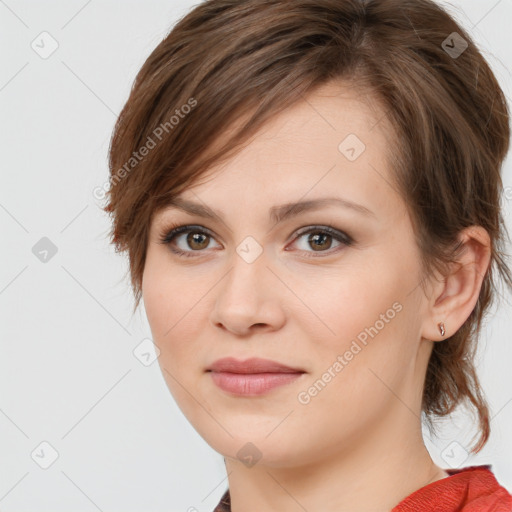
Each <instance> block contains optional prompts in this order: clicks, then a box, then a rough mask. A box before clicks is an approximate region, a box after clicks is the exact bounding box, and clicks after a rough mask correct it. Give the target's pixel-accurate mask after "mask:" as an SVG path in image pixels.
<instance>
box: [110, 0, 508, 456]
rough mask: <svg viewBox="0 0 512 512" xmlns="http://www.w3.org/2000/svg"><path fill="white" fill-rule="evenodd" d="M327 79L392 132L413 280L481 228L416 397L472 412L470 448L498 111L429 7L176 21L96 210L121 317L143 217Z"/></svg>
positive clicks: (275, 9) (478, 399) (252, 5)
mask: <svg viewBox="0 0 512 512" xmlns="http://www.w3.org/2000/svg"><path fill="white" fill-rule="evenodd" d="M454 33H456V34H454ZM466 45H467V48H466ZM457 52H458V53H459V54H457ZM331 80H340V81H344V82H346V83H350V84H352V85H354V86H355V87H357V88H358V89H359V90H361V91H367V92H368V94H369V95H370V94H371V96H372V97H373V98H376V99H377V100H378V101H379V102H380V105H382V107H383V111H384V113H385V116H386V117H387V119H388V120H389V121H390V123H391V124H392V126H393V128H394V130H395V135H396V151H395V152H394V153H396V154H394V155H391V154H390V155H387V156H388V157H389V158H388V161H389V162H390V163H392V164H393V165H392V166H391V167H390V168H391V169H393V173H394V178H395V181H396V185H397V187H398V190H399V191H400V193H401V195H402V197H403V198H404V201H405V202H406V204H407V206H408V209H409V211H410V215H411V219H412V222H413V225H414V227H415V233H416V236H417V243H418V246H419V247H420V249H421V253H422V264H423V266H424V269H425V275H431V274H430V272H431V271H432V269H434V268H436V269H441V270H442V269H443V268H444V269H446V265H447V264H448V263H449V262H450V261H453V258H455V257H456V255H457V249H458V246H457V235H458V234H459V232H460V231H461V230H462V229H463V228H465V227H468V226H471V225H479V226H482V227H484V228H485V229H486V230H487V232H488V233H489V235H490V239H491V264H490V266H489V269H488V271H487V272H486V274H485V277H484V280H483V284H482V288H481V291H480V295H479V298H478V302H477V304H476V306H475V308H474V310H473V311H472V313H471V315H470V316H469V318H468V319H467V320H466V322H465V323H464V324H463V325H462V327H461V328H460V329H459V330H458V331H457V332H456V333H454V334H453V335H452V336H451V337H450V338H448V339H447V340H445V341H443V342H442V343H435V344H434V348H433V351H432V354H431V356H430V360H429V364H428V369H427V375H426V380H425V386H424V394H423V403H422V410H423V412H424V413H425V416H426V420H427V424H428V425H429V428H430V429H432V426H433V424H432V418H433V417H434V416H436V415H437V416H445V415H447V414H449V413H451V412H452V411H453V410H454V409H455V408H456V407H457V406H458V405H459V404H462V403H465V404H466V405H470V406H473V407H474V409H475V410H476V412H477V414H478V429H479V432H480V436H479V440H478V444H477V445H476V447H475V446H474V447H473V448H472V451H473V452H475V453H476V452H478V451H479V450H480V449H481V448H482V447H483V446H484V444H485V443H486V442H487V439H488V437H489V434H490V419H489V408H488V405H487V403H486V401H485V398H484V396H483V394H482V392H481V388H480V384H479V380H478V377H477V374H476V370H475V366H474V353H475V349H476V342H477V339H478V335H479V332H480V327H481V321H482V318H483V316H484V313H486V312H487V310H488V308H489V307H490V305H491V303H492V302H493V299H494V298H495V297H496V295H497V294H498V290H497V289H496V271H497V272H499V274H500V275H501V277H502V278H503V282H505V283H506V284H507V285H508V286H509V287H511V288H512V275H511V272H510V269H509V268H508V266H507V264H506V262H505V254H504V252H503V250H502V249H503V245H502V244H503V243H504V237H505V234H507V232H506V227H505V224H504V221H503V218H502V214H501V208H500V196H501V193H502V188H503V185H502V180H501V176H500V171H501V166H502V163H503V160H504V158H505V156H506V154H507V152H508V149H509V139H510V128H509V112H508V108H507V103H506V99H505V97H504V94H503V92H502V90H501V88H500V86H499V84H498V82H497V80H496V78H495V76H494V75H493V73H492V71H491V69H490V67H489V65H488V63H487V62H486V60H485V59H484V57H483V56H482V54H481V53H480V52H479V50H478V49H477V47H476V46H475V44H474V42H473V41H472V39H471V37H470V36H469V34H468V33H467V32H466V31H465V30H464V29H463V28H462V27H461V26H460V25H459V24H457V22H456V21H455V20H454V19H453V18H452V17H451V16H450V15H449V14H448V13H447V12H446V11H445V10H444V9H443V8H441V7H440V6H439V5H437V4H436V3H435V2H434V1H431V0H367V1H364V0H293V1H288V0H287V1H285V0H207V1H205V2H203V3H201V4H199V5H198V6H197V7H195V8H194V9H193V10H192V11H191V12H189V13H188V14H187V15H185V16H184V17H183V18H182V19H180V20H179V22H178V23H177V24H176V25H175V26H174V28H173V29H172V31H171V32H170V33H169V34H168V35H167V36H166V37H165V38H164V39H163V41H162V42H161V43H160V44H158V46H157V47H156V48H155V50H154V51H153V52H152V53H151V55H150V56H149V57H148V59H147V60H146V62H145V63H144V65H143V66H142V68H141V69H140V71H139V73H138V75H137V77H136V79H135V82H134V84H133V87H132V90H131V93H130V96H129V98H128V101H127V102H126V104H125V106H124V108H123V109H122V111H121V113H120V115H119V118H118V120H117V123H116V125H115V129H114V132H113V135H112V139H111V145H110V152H109V168H110V189H109V190H108V192H107V194H108V199H109V202H108V204H107V206H106V207H105V208H104V209H105V211H107V212H109V213H110V214H111V215H112V217H113V225H112V231H111V233H110V236H111V241H112V243H113V244H115V247H116V250H117V251H118V252H120V251H128V254H129V262H130V276H131V283H132V288H133V291H134V295H135V307H134V311H135V309H136V308H137V307H138V305H139V302H140V298H141V294H142V292H141V288H142V275H143V270H144V265H145V256H146V250H147V244H148V232H149V228H150V225H151V220H152V218H153V215H154V214H155V213H156V212H157V211H159V210H160V209H162V208H163V207H165V205H166V204H167V203H168V201H169V199H171V198H172V197H173V196H175V195H177V194H178V193H179V192H180V191H181V190H183V189H184V188H186V187H187V186H190V185H191V184H192V183H193V182H194V183H197V181H198V180H199V179H200V178H201V177H204V176H205V173H206V171H207V170H208V168H209V167H210V166H211V165H212V164H214V163H218V162H220V161H221V160H224V159H226V158H228V157H229V156H231V155H232V154H234V152H235V151H236V150H237V149H239V148H240V147H241V144H242V142H243V141H245V140H247V139H248V137H249V136H250V135H252V134H254V133H256V131H257V130H258V129H259V128H260V127H261V126H263V123H264V122H265V121H267V120H269V119H270V118H271V117H272V116H275V115H276V114H278V113H279V112H281V111H283V110H284V109H286V108H287V107H289V106H291V105H292V104H293V103H294V102H296V101H299V100H301V99H302V98H304V97H305V95H306V94H307V93H308V92H311V91H312V90H313V89H314V88H315V87H316V86H319V85H322V84H325V83H326V82H328V81H331ZM185 106H188V108H185ZM180 112H181V113H182V114H183V116H182V115H180ZM249 114H251V115H250V116H249ZM244 116H247V122H246V123H244V124H243V125H241V127H240V129H239V130H237V131H236V132H234V134H233V136H232V137H230V138H229V140H228V141H227V142H226V144H224V145H223V146H222V147H221V148H217V149H218V150H217V151H215V152H212V151H211V150H212V148H214V147H216V144H214V142H215V141H216V140H218V136H219V135H220V134H222V133H226V130H227V129H228V127H230V126H232V123H233V122H235V121H236V120H240V119H245V117H244ZM173 118H174V120H175V121H176V122H174V120H173ZM164 131H165V135H164V133H163V132H164ZM157 135H158V136H157ZM155 139H158V141H157V140H155ZM150 141H152V142H150ZM143 147H145V148H146V151H144V152H143V151H142V148H143ZM139 150H140V153H144V156H143V158H139V156H138V153H137V152H138V151H139ZM136 153H137V157H135V156H134V155H135V154H136ZM128 163H130V165H128ZM132 164H133V165H132Z"/></svg>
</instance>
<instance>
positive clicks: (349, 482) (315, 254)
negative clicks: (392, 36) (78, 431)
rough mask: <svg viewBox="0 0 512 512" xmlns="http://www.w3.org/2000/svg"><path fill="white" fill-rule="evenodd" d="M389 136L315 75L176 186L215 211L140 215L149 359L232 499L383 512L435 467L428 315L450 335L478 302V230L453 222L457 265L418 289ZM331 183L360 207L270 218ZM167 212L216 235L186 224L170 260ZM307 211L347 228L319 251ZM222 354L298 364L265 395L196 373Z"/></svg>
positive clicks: (379, 121) (416, 260) (359, 105)
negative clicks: (238, 141) (248, 133)
mask: <svg viewBox="0 0 512 512" xmlns="http://www.w3.org/2000/svg"><path fill="white" fill-rule="evenodd" d="M350 133H352V134H356V135H357V137H358V138H359V139H360V140H361V141H363V142H364V144H365V145H366V149H365V150H364V152H363V153H362V154H361V155H360V156H359V157H358V158H357V159H356V160H355V161H350V160H348V159H347V158H346V157H345V156H344V154H342V153H341V152H340V151H339V150H338V145H339V144H340V142H341V141H343V140H344V139H345V137H346V136H347V135H348V134H350ZM391 133H392V130H391V127H390V126H389V125H388V124H387V119H386V118H385V116H384V115H383V111H382V110H381V109H379V107H378V105H377V104H375V103H371V102H370V101H369V100H368V98H365V99H363V98H362V97H361V96H360V95H358V94H357V91H356V90H354V89H350V88H349V87H344V86H343V85H342V84H339V83H338V84H335V83H330V84H327V85H323V86H321V87H320V88H319V89H317V90H315V91H314V92H313V93H311V94H310V96H309V97H308V98H307V101H306V100H304V101H300V102H299V103H297V104H296V105H294V106H293V107H291V108H289V109H287V110H286V111H285V112H283V113H282V114H280V115H278V116H277V117H275V118H274V119H273V120H272V121H271V122H269V123H268V124H267V125H266V126H265V128H264V129H263V130H261V131H260V132H258V133H257V134H256V136H255V137H253V138H252V139H251V140H250V141H249V143H248V144H246V145H245V146H244V147H243V149H242V150H241V151H240V152H239V153H238V154H237V155H236V156H234V157H232V158H230V159H229V160H228V161H227V162H226V163H223V165H222V166H220V165H219V166H218V167H216V168H213V169H212V173H211V176H210V178H209V180H207V181H206V182H202V183H200V184H196V185H193V186H190V187H189V188H187V189H186V190H185V191H184V192H183V193H182V194H181V197H183V198H185V199H188V200H191V201H195V202H197V203H200V204H202V205H207V206H208V207H210V208H213V209H215V210H217V211H219V212H220V213H221V214H222V215H223V217H224V221H223V222H222V221H219V220H215V219H208V218H203V217H200V216H198V215H191V214H189V213H185V212H183V211H180V210H179V209H177V208H174V207H170V208H167V209H165V210H162V211H160V212H158V213H157V214H156V215H155V216H154V218H153V220H152V224H151V230H150V235H149V244H148V251H147V259H146V264H145V269H144V274H143V284H142V291H143V302H144V307H145V310H146V314H147V317H148V321H149V324H150V326H151V331H152V335H153V340H154V342H155V344H156V345H157V346H158V348H159V349H160V356H159V359H158V360H159V364H160V367H161V370H162V373H163V376H164V378H165V380H166V383H167V385H168V387H169V390H170V391H171V393H172V395H173V396H174V398H175V400H176V402H177V404H178V405H179V407H180V408H181V410H182V411H183V413H184V414H185V416H186V417H187V418H188V420H189V421H190V423H191V424H192V425H193V427H194V428H195V429H196V430H197V431H198V433H199V434H200V435H201V436H202V437H203V438H204V439H205V440H206V442H208V444H210V446H211V447H212V448H213V449H214V450H216V451H218V452H219V453H221V454H222V455H223V456H224V457H225V462H226V469H227V473H228V480H229V489H230V494H231V509H232V511H233V512H256V511H261V510H267V511H269V512H272V511H280V512H283V511H284V512H287V511H290V512H292V511H293V512H295V511H299V510H303V508H304V509H306V510H310V511H313V510H319V509H322V510H324V511H326V512H329V511H335V510H336V511H338V512H339V511H351V512H354V511H368V512H369V511H390V510H391V509H392V508H393V507H394V506H396V505H397V504H398V503H399V502H400V501H401V500H403V499H404V498H405V497H407V496H408V495H409V494H411V493H412V492H414V491H415V490H417V489H419V488H421V487H423V486H424V485H427V484H428V483H430V482H433V481H435V480H439V479H441V478H445V477H447V476H448V475H447V473H446V472H444V471H443V469H442V468H440V467H438V466H436V465H435V464H434V462H433V461H432V459H431V457H430V455H429V453H428V451H427V449H426V447H425V444H424V441H423V438H422V432H421V422H420V413H421V396H422V389H423V382H424V378H425V372H426V368H427V363H428V358H429V355H430V353H431V350H432V347H433V343H435V342H442V341H441V340H443V337H442V336H441V335H440V332H439V329H438V326H437V324H438V322H444V324H445V327H446V334H445V338H447V337H448V336H451V335H452V334H453V333H454V332H455V331H456V330H457V329H458V328H459V327H460V326H461V325H462V324H463V322H464V321H465V320H466V319H467V317H468V316H469V314H470V313H471V311H472V310H473V308H474V306H475V304H476V301H477V299H478V293H479V290H480V287H481V283H482V276H483V275H484V273H485V270H486V269H487V267H488V265H489V237H488V235H487V233H486V232H485V230H483V229H482V228H480V227H471V228H468V229H467V230H465V231H464V232H462V233H461V239H462V240H463V242H464V243H465V247H466V251H465V252H464V254H463V256H461V260H460V265H456V266H454V267H453V269H452V271H451V273H450V274H449V275H448V276H447V277H446V278H445V279H435V278H431V279H429V280H427V281H426V290H427V292H426V293H424V292H423V290H422V288H421V286H419V285H420V281H421V279H422V278H423V277H424V276H423V275H422V273H421V267H420V253H419V249H418V247H417V245H416V243H415V241H414V233H413V228H412V224H411V219H410V217H409V214H408V212H407V210H406V207H405V203H404V202H403V200H402V198H401V197H400V196H399V195H398V194H397V192H396V190H395V188H394V187H393V186H391V185H390V184H391V182H392V177H391V170H390V169H389V167H388V165H387V163H386V155H387V151H388V150H389V149H390V148H393V147H396V146H394V145H393V144H392V140H391V138H390V134H391ZM327 196H329V197H332V196H336V197H341V198H344V199H348V200H350V201H353V202H356V203H358V204H360V205H363V206H365V207H366V208H368V209H369V210H371V212H373V214H370V215H364V214H362V213H360V212H358V211H355V210H352V209H349V208H342V207H339V206H327V207H323V208H322V209H319V210H318V211H314V212H313V211H310V212H303V213H302V214H299V215H298V216H295V217H291V218H288V219H286V220H284V221H283V222H282V223H280V224H277V225H274V223H273V222H271V221H270V220H269V218H268V211H269V209H270V208H271V207H272V206H274V205H281V204H284V203H288V202H293V201H297V200H305V199H316V198H320V197H327ZM172 222H175V223H179V224H180V225H196V226H197V225H200V226H202V227H204V228H206V229H209V230H210V231H211V232H212V234H213V236H208V235H207V236H206V237H205V238H204V239H201V238H199V242H197V241H196V243H194V240H190V239H189V243H188V244H187V233H185V234H181V235H178V237H177V238H176V239H175V240H174V247H177V248H179V249H181V250H184V251H189V252H193V253H194V254H193V255H192V257H190V258H187V257H184V256H181V257H180V256H179V255H176V254H174V253H173V252H172V251H171V246H169V245H165V244H162V243H160V237H161V236H163V235H165V233H166V232H167V228H168V227H169V225H170V223H172ZM315 225H318V226H320V228H318V230H317V231H316V233H317V235H322V233H324V232H322V229H321V227H322V226H326V225H332V226H333V227H334V228H335V229H337V230H340V231H341V232H344V233H347V234H348V235H350V236H351V237H352V238H353V239H354V243H353V244H352V245H344V244H343V243H342V242H339V241H337V240H336V239H335V238H333V237H329V235H326V236H327V238H326V239H325V240H323V239H322V238H321V237H320V241H319V246H320V249H317V250H315V247H316V246H315V243H314V240H313V241H311V240H310V242H308V236H310V235H308V234H305V235H304V234H302V235H298V234H297V231H298V230H299V229H300V228H304V227H308V226H315ZM191 231H192V232H197V230H195V231H194V229H193V228H192V230H191ZM314 234H315V233H311V235H314ZM247 236H251V237H253V238H254V239H255V240H256V241H257V243H258V244H259V245H260V246H261V248H262V249H263V253H262V254H261V255H260V256H259V257H258V258H256V260H255V261H253V262H252V263H248V262H247V261H246V260H245V259H243V258H242V257H241V256H240V255H239V254H238V253H237V251H236V249H237V247H238V246H239V245H240V244H241V242H242V241H244V239H245V238H246V237H247ZM251 250H254V248H252V249H251ZM308 256H311V257H308ZM437 277H439V276H437ZM393 304H395V306H396V304H399V305H400V306H401V309H400V311H399V312H396V311H395V313H396V314H395V315H394V317H393V318H392V319H389V318H388V317H386V318H387V319H388V321H387V322H385V323H384V327H383V328H381V329H380V330H378V333H377V334H376V335H375V336H374V337H373V338H372V337H369V338H368V342H367V344H366V345H362V344H361V343H359V345H360V346H361V347H362V349H361V350H360V351H359V352H358V353H357V354H356V355H354V356H353V358H352V359H351V360H350V361H348V362H347V364H346V365H345V366H344V367H343V369H342V370H341V371H339V372H337V373H336V372H334V374H335V376H334V377H332V378H331V380H330V381H329V382H328V383H327V384H326V385H325V387H323V389H321V391H319V392H317V394H316V395H315V396H310V401H309V402H308V403H301V402H300V401H299V400H298V395H299V393H300V392H304V391H305V390H306V391H307V390H308V388H310V386H311V385H312V384H313V383H314V382H315V381H318V379H319V378H322V375H323V374H324V373H325V372H326V371H327V369H328V368H329V367H332V366H333V363H334V362H335V361H336V360H337V357H338V355H343V354H345V352H346V351H347V350H348V349H349V348H350V346H351V344H352V342H353V341H354V340H356V339H357V336H358V335H359V334H360V333H361V332H362V331H364V330H365V328H368V327H370V326H374V325H376V321H377V320H379V319H381V318H382V317H381V315H382V314H384V315H386V312H387V311H389V310H390V308H391V309H393V308H392V305H393ZM379 325H380V324H379ZM227 356H232V357H236V358H238V359H245V358H248V357H262V358H268V359H272V360H276V361H279V362H281V363H283V364H286V365H289V366H293V367H298V368H301V369H303V370H305V372H306V373H304V374H303V375H302V376H301V377H300V378H299V379H297V380H296V381H294V382H292V383H289V384H287V385H285V386H281V387H278V388H275V389H273V390H271V391H269V392H267V393H266V394H264V395H260V396H257V397H241V396H234V395H231V394H229V393H226V392H225V391H223V390H221V389H220V388H218V387H217V386H216V385H215V384H214V383H213V381H212V378H211V375H210V374H209V373H207V372H205V370H206V369H207V367H208V365H209V364H211V363H212V362H213V361H215V360H217V359H219V358H221V357H227ZM331 373H332V371H331ZM248 442H250V443H252V444H253V445H254V446H255V447H256V448H248V447H247V446H246V448H245V449H246V450H249V451H251V450H252V453H253V454H254V455H255V456H256V454H257V453H258V454H259V455H260V457H261V458H259V460H257V461H256V463H255V464H253V465H249V464H247V463H246V462H245V461H244V460H242V459H241V457H238V456H237V452H238V451H239V450H240V449H241V448H242V447H243V446H244V445H246V443H248ZM256 449H257V451H256ZM301 507H303V508H301Z"/></svg>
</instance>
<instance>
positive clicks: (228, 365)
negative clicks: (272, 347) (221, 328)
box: [206, 357, 305, 374]
mask: <svg viewBox="0 0 512 512" xmlns="http://www.w3.org/2000/svg"><path fill="white" fill-rule="evenodd" d="M206 371H211V372H228V373H240V374H250V373H305V371H304V370H303V369H301V368H293V367H291V366H287V365H284V364H282V363H278V362H277V361H272V360H270V359H261V358H258V357H253V358H250V359H246V360H244V361H240V360H238V359H235V358H233V357H225V358H223V359H218V360H217V361H215V362H214V363H213V364H212V365H211V366H210V367H209V368H208V369H207V370H206Z"/></svg>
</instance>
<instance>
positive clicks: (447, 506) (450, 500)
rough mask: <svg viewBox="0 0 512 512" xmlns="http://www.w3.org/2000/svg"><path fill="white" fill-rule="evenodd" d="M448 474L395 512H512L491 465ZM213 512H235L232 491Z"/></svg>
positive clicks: (508, 497) (511, 500)
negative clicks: (233, 511)
mask: <svg viewBox="0 0 512 512" xmlns="http://www.w3.org/2000/svg"><path fill="white" fill-rule="evenodd" d="M445 471H446V472H447V473H448V474H449V475H450V476H447V477H446V478H442V479H441V480H437V481H435V482H432V483H431V484H428V485H426V486H425V487H422V488H421V489H418V490H417V491H414V492H413V493H412V494H410V495H409V496H407V498H405V499H404V500H402V501H401V502H400V503H399V504H398V505H397V506H396V507H394V508H393V510H392V511H391V512H512V495H510V494H509V493H508V491H507V490H506V489H505V488H504V487H502V486H501V485H500V484H499V483H498V481H497V480H496V478H495V476H494V474H493V473H492V472H491V466H490V465H485V466H468V467H466V468H462V469H446V470H445ZM213 512H231V500H230V496H229V489H228V490H227V491H226V492H225V493H224V495H223V496H222V498H221V500H220V502H219V504H218V505H217V506H216V507H215V510H214V511H213Z"/></svg>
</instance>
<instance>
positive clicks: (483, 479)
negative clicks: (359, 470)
mask: <svg viewBox="0 0 512 512" xmlns="http://www.w3.org/2000/svg"><path fill="white" fill-rule="evenodd" d="M446 472H447V473H448V475H449V476H447V477H446V478H442V479H441V480H437V481H435V482H433V483H431V484H429V485H426V486H425V487H422V488H421V489H418V490H417V491H415V492H414V493H412V494H411V495H409V496H408V497H407V498H405V499H404V500H403V501H401V502H400V503H399V504H398V505H397V506H396V507H395V508H393V510H392V512H412V511H414V510H422V511H424V512H430V511H432V512H433V511H436V512H512V495H511V494H510V493H509V492H508V491H507V490H506V489H505V488H504V487H503V486H501V485H500V484H499V482H498V481H497V480H496V477H495V476H494V474H493V472H492V471H491V466H490V465H482V466H468V467H465V468H461V469H447V470H446Z"/></svg>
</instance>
